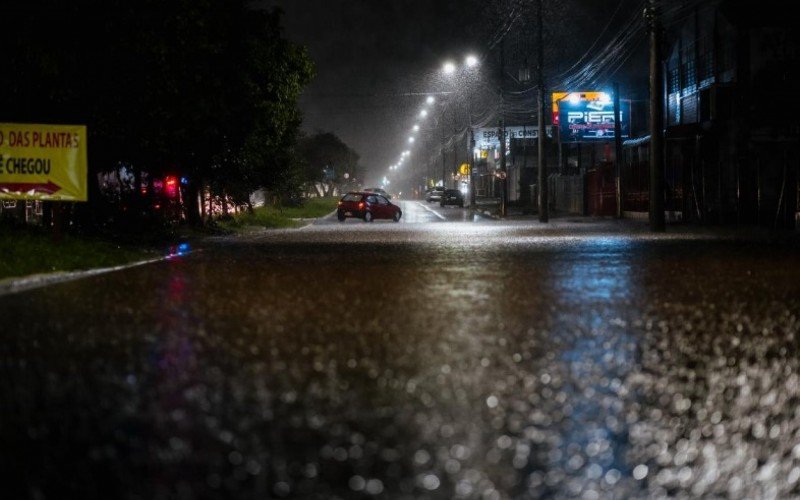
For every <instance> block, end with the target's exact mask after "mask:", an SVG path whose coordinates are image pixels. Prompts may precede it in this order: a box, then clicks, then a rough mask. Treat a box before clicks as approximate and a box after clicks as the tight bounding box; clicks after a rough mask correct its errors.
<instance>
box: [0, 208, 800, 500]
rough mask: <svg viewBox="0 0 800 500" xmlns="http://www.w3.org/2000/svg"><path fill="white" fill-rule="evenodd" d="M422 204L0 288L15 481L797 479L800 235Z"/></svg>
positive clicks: (445, 484) (350, 485)
mask: <svg viewBox="0 0 800 500" xmlns="http://www.w3.org/2000/svg"><path fill="white" fill-rule="evenodd" d="M409 203H410V202H409ZM428 208H430V207H428ZM417 210H427V208H425V207H423V208H419V207H415V206H411V205H408V206H407V208H404V211H405V212H406V215H408V217H407V218H406V217H405V216H404V219H406V220H405V223H400V224H394V223H392V222H388V221H387V222H383V221H380V222H375V223H372V224H365V223H361V222H359V221H355V220H348V221H347V222H346V223H344V224H339V223H332V222H331V221H330V220H327V221H321V222H320V223H318V224H314V225H311V226H308V227H306V228H304V229H300V230H285V231H270V232H264V233H260V234H256V235H253V236H250V237H247V238H238V239H220V240H217V241H214V242H210V243H208V244H207V245H206V246H205V248H203V249H202V251H194V252H191V253H189V254H187V255H183V256H174V257H173V258H170V259H168V260H165V261H162V262H158V263H153V264H149V265H145V266H139V267H135V268H130V269H126V270H123V271H118V272H112V273H106V274H102V275H99V276H90V277H86V278H83V279H77V280H72V281H67V282H63V283H57V284H52V285H49V286H45V287H41V288H36V289H32V290H27V291H22V292H18V293H9V294H6V295H2V296H0V318H2V326H1V327H0V407H2V411H0V471H2V472H1V473H2V474H4V475H6V474H7V475H8V476H7V477H8V480H7V481H4V485H5V486H4V489H5V491H6V493H7V494H9V495H10V496H9V497H8V498H66V497H75V498H147V499H151V498H156V499H161V498H164V499H167V498H170V499H171V498H187V499H188V498H320V499H322V498H326V499H327V498H348V499H349V498H392V499H393V498H409V499H412V498H415V499H416V498H429V499H440V498H442V499H444V498H481V499H501V498H543V497H551V498H587V499H592V498H653V497H712V498H788V497H798V496H800V404H798V403H800V354H799V353H798V335H799V334H800V246H798V244H797V239H796V238H795V239H789V240H786V239H783V240H780V241H776V240H773V239H770V238H764V237H760V236H759V237H749V236H742V235H741V234H726V235H724V236H719V235H718V234H713V233H711V232H703V231H686V230H684V229H681V228H677V229H676V228H673V227H671V228H670V229H669V230H668V231H667V234H665V235H652V234H650V233H648V232H647V231H646V228H645V227H644V226H643V225H640V226H641V227H639V226H636V225H635V224H633V225H631V224H627V225H618V224H614V223H607V222H602V223H596V222H588V223H587V222H581V221H572V222H558V221H555V222H554V223H552V224H550V225H548V226H546V227H544V226H542V225H540V224H538V223H535V222H530V221H527V222H514V221H487V220H478V221H475V222H472V221H470V220H465V221H461V222H448V221H447V219H448V218H452V217H456V218H465V217H463V216H462V215H458V214H460V213H461V212H456V211H455V210H457V209H448V210H453V211H451V212H447V213H446V216H445V217H444V219H445V220H442V218H440V217H434V218H430V219H429V218H426V217H427V216H425V215H424V214H423V213H422V212H419V213H418V212H417ZM414 214H417V215H416V217H417V218H416V219H415V218H414ZM411 221H413V223H412V222H411Z"/></svg>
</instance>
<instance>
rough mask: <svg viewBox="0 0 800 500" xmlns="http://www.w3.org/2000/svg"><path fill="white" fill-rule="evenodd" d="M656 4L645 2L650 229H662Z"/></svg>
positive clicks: (661, 110) (661, 94)
mask: <svg viewBox="0 0 800 500" xmlns="http://www.w3.org/2000/svg"><path fill="white" fill-rule="evenodd" d="M658 4H659V1H658V0H647V8H646V9H645V19H646V20H647V22H648V24H649V28H650V229H651V230H652V231H656V232H663V231H664V230H665V222H664V137H663V133H664V132H663V130H664V90H663V85H664V82H663V79H664V78H663V74H662V69H661V19H660V13H659V5H658Z"/></svg>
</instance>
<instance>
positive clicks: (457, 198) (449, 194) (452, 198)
mask: <svg viewBox="0 0 800 500" xmlns="http://www.w3.org/2000/svg"><path fill="white" fill-rule="evenodd" d="M439 205H440V206H442V207H443V206H445V205H458V206H459V207H461V208H464V193H462V192H461V191H460V190H458V189H445V190H444V193H442V197H441V200H440V201H439Z"/></svg>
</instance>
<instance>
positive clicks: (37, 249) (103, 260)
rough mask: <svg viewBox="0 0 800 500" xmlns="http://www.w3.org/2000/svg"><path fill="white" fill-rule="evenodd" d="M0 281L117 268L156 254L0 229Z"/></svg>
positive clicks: (31, 231) (43, 233)
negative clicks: (57, 272) (56, 239)
mask: <svg viewBox="0 0 800 500" xmlns="http://www.w3.org/2000/svg"><path fill="white" fill-rule="evenodd" d="M0 255H3V258H2V259H0V279H4V278H11V277H18V276H28V275H31V274H39V273H51V272H56V271H77V270H83V269H94V268H102V267H111V266H118V265H122V264H127V263H130V262H136V261H139V260H143V259H148V258H153V257H154V256H155V254H154V253H153V252H148V251H146V250H143V249H138V248H133V247H126V246H121V245H117V244H114V243H111V242H108V241H103V240H96V239H89V238H82V237H75V236H69V235H64V237H63V238H62V239H61V241H60V242H58V243H55V242H54V240H53V236H52V235H51V234H50V233H48V232H46V231H43V230H41V229H36V228H14V229H10V228H7V227H1V228H0Z"/></svg>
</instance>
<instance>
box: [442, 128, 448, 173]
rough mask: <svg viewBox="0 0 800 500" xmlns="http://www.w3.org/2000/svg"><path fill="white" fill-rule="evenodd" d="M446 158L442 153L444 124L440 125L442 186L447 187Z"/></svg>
mask: <svg viewBox="0 0 800 500" xmlns="http://www.w3.org/2000/svg"><path fill="white" fill-rule="evenodd" d="M446 172H447V158H446V157H445V154H444V125H442V187H447V173H446Z"/></svg>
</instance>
